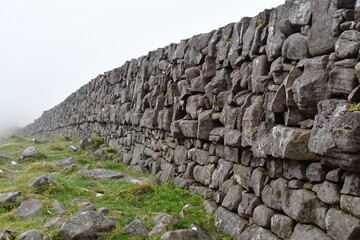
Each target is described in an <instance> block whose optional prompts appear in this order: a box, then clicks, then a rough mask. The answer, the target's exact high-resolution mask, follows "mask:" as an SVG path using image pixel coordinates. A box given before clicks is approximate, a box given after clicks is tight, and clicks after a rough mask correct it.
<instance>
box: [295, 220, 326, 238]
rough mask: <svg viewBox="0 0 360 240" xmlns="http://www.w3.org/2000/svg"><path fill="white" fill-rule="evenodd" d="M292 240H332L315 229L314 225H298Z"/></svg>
mask: <svg viewBox="0 0 360 240" xmlns="http://www.w3.org/2000/svg"><path fill="white" fill-rule="evenodd" d="M290 239H291V240H320V239H321V240H331V239H332V238H331V237H329V236H328V235H327V234H326V233H325V232H323V231H322V230H321V229H319V228H317V227H315V226H314V225H307V224H301V223H298V224H296V226H295V229H294V233H293V234H292V235H291V238H290Z"/></svg>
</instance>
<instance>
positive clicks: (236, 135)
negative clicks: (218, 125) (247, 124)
mask: <svg viewBox="0 0 360 240" xmlns="http://www.w3.org/2000/svg"><path fill="white" fill-rule="evenodd" d="M224 144H225V145H227V146H230V147H241V132H240V131H239V130H235V129H233V130H230V131H228V132H227V133H225V136H224Z"/></svg>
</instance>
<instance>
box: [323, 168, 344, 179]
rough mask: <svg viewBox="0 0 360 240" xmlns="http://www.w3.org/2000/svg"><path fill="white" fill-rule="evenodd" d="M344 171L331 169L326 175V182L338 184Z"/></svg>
mask: <svg viewBox="0 0 360 240" xmlns="http://www.w3.org/2000/svg"><path fill="white" fill-rule="evenodd" d="M343 173H344V170H342V169H341V168H337V169H333V170H331V171H329V172H328V173H327V174H326V180H328V181H331V182H340V181H341V177H342V175H343Z"/></svg>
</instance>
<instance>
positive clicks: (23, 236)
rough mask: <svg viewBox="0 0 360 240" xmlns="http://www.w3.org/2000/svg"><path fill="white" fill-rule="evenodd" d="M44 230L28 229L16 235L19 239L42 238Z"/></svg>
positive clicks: (33, 239) (35, 239)
mask: <svg viewBox="0 0 360 240" xmlns="http://www.w3.org/2000/svg"><path fill="white" fill-rule="evenodd" d="M43 234H44V232H42V231H39V230H29V231H26V232H24V233H22V234H20V235H19V236H18V238H17V239H19V240H43V237H42V235H43Z"/></svg>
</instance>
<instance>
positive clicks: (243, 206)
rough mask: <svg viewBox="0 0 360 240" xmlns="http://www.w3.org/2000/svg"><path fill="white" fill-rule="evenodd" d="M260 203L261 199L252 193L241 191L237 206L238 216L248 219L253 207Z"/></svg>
mask: <svg viewBox="0 0 360 240" xmlns="http://www.w3.org/2000/svg"><path fill="white" fill-rule="evenodd" d="M261 203H262V202H261V199H260V198H259V197H257V196H256V195H255V194H254V193H251V192H245V191H243V192H242V193H241V202H240V204H239V207H238V214H239V215H240V217H242V218H245V219H248V218H249V217H252V216H253V214H254V209H255V208H256V207H257V206H258V205H260V204H261Z"/></svg>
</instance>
